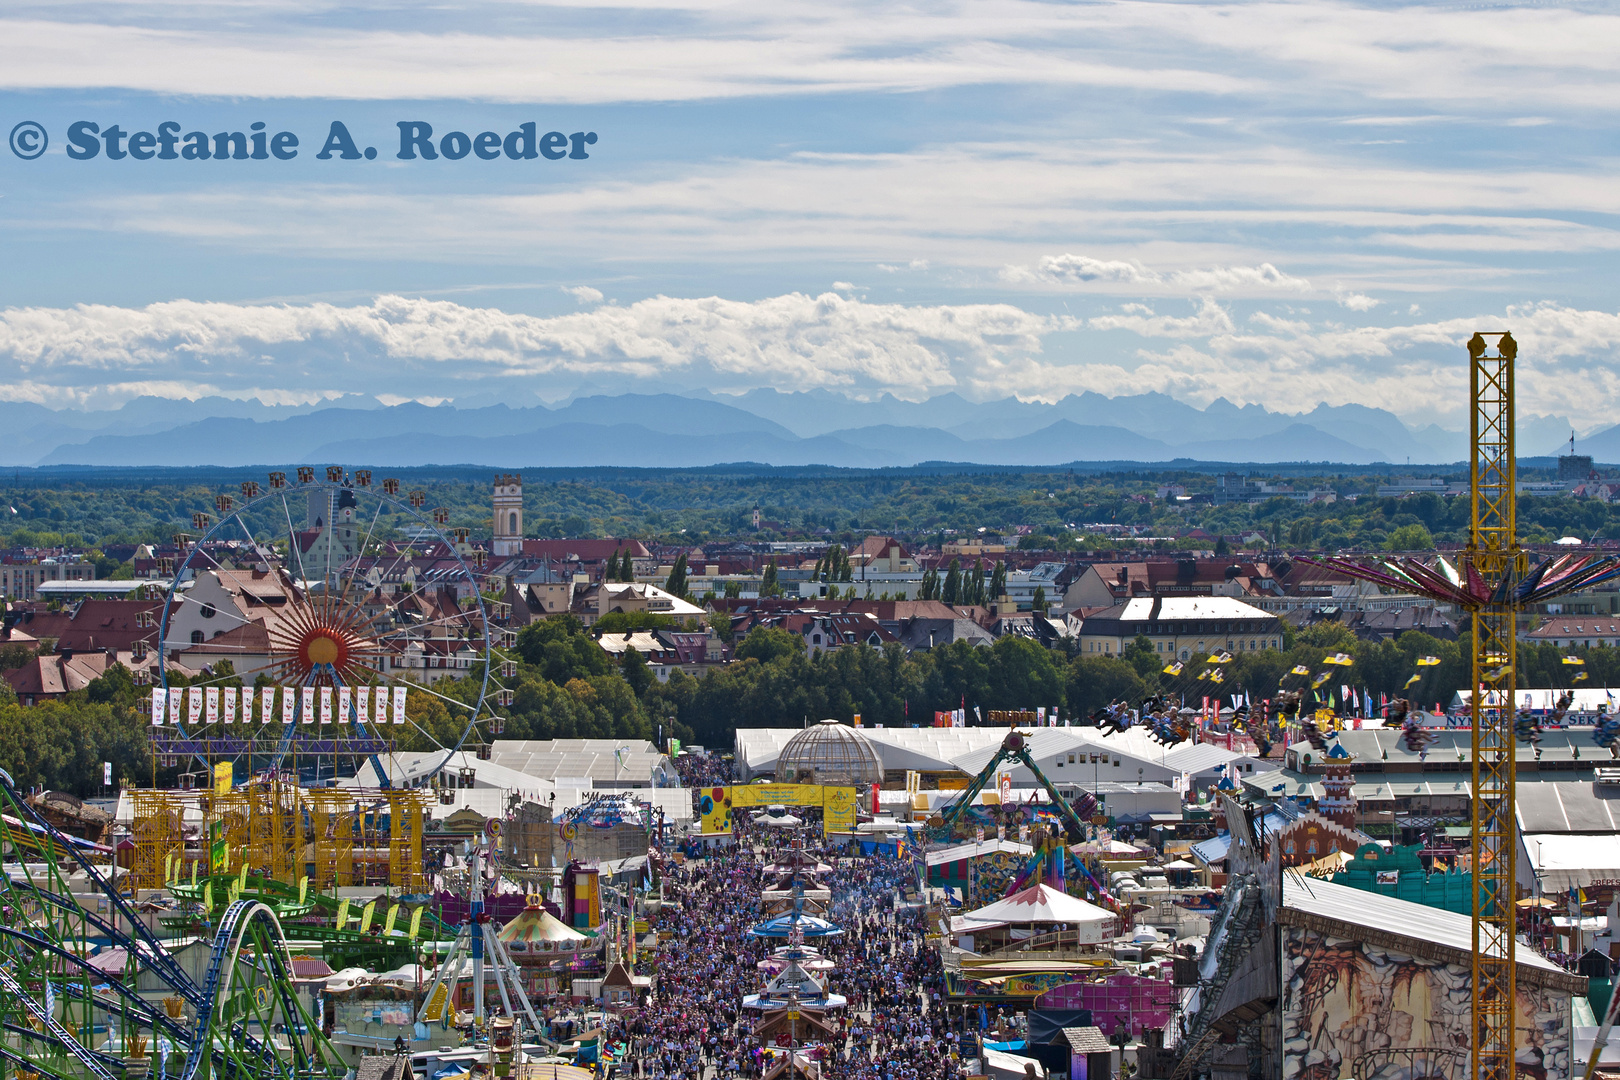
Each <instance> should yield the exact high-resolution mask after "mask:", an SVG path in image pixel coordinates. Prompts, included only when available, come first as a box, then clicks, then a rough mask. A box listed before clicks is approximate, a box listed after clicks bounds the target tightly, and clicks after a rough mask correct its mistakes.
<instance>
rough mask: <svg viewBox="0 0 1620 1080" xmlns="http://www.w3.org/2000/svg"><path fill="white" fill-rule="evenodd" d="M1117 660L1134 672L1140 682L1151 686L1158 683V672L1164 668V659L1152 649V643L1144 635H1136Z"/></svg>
mask: <svg viewBox="0 0 1620 1080" xmlns="http://www.w3.org/2000/svg"><path fill="white" fill-rule="evenodd" d="M1119 658H1120V659H1121V660H1123V661H1125V662H1126V663H1127V664H1129V665H1131V667H1132V668H1133V669H1134V670H1135V671H1136V674H1137V675H1138V676H1140V677H1141V679H1142V681H1143V682H1144V683H1146V684H1147V685H1149V686H1153V685H1155V684H1157V683H1158V681H1159V670H1160V669H1161V668H1162V667H1163V666H1164V658H1163V656H1162V655H1161V654H1160V653H1158V652H1157V651H1156V650H1155V649H1154V648H1153V641H1152V639H1151V638H1149V637H1148V636H1147V635H1146V634H1137V635H1136V637H1135V638H1133V639H1131V643H1130V644H1129V645H1127V646H1125V648H1124V650H1123V651H1121V652H1120V654H1119Z"/></svg>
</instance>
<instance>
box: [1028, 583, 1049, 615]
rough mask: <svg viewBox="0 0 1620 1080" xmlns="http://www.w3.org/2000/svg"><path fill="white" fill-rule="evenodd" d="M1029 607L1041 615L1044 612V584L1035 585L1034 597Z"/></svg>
mask: <svg viewBox="0 0 1620 1080" xmlns="http://www.w3.org/2000/svg"><path fill="white" fill-rule="evenodd" d="M1030 607H1031V608H1033V609H1034V610H1035V611H1037V612H1039V613H1040V614H1042V615H1044V614H1046V586H1044V585H1037V586H1035V598H1034V600H1033V601H1032V602H1031V604H1030Z"/></svg>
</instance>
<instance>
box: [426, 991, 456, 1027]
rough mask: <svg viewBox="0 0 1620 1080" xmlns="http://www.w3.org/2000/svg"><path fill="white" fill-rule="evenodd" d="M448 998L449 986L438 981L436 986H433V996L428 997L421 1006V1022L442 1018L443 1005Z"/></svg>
mask: <svg viewBox="0 0 1620 1080" xmlns="http://www.w3.org/2000/svg"><path fill="white" fill-rule="evenodd" d="M449 1000H450V987H449V986H448V985H446V984H445V983H440V984H439V985H438V986H435V987H434V988H433V996H432V997H430V998H428V1003H427V1004H426V1005H425V1006H423V1008H422V1022H423V1023H424V1024H426V1023H431V1022H432V1021H434V1020H443V1019H444V1006H445V1003H446V1002H448V1001H449Z"/></svg>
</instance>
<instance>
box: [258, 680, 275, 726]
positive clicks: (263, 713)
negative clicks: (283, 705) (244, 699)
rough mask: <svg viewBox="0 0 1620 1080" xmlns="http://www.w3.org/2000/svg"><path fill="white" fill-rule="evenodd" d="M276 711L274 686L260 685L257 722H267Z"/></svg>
mask: <svg viewBox="0 0 1620 1080" xmlns="http://www.w3.org/2000/svg"><path fill="white" fill-rule="evenodd" d="M275 711H276V688H275V687H273V686H261V687H260V688H259V723H261V724H268V723H269V722H270V720H271V718H272V717H273V716H275Z"/></svg>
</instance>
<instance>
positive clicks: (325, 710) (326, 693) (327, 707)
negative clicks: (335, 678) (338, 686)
mask: <svg viewBox="0 0 1620 1080" xmlns="http://www.w3.org/2000/svg"><path fill="white" fill-rule="evenodd" d="M331 722H332V688H331V687H330V686H323V687H321V723H323V724H330V723H331Z"/></svg>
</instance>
